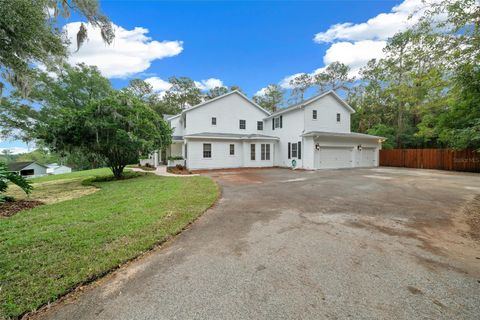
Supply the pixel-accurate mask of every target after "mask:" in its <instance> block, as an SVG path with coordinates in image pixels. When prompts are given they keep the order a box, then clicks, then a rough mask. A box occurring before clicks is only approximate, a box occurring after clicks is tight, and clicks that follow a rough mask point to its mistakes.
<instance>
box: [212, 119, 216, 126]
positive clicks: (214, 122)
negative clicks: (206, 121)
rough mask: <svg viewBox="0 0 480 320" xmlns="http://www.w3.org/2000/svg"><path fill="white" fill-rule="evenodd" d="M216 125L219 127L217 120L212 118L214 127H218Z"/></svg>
mask: <svg viewBox="0 0 480 320" xmlns="http://www.w3.org/2000/svg"><path fill="white" fill-rule="evenodd" d="M216 125H217V118H215V117H212V126H216Z"/></svg>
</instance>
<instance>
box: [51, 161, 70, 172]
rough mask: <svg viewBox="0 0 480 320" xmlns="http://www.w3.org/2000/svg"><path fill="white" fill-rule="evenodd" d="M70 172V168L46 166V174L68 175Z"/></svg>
mask: <svg viewBox="0 0 480 320" xmlns="http://www.w3.org/2000/svg"><path fill="white" fill-rule="evenodd" d="M70 172H72V168H70V167H67V166H64V165H62V164H57V163H50V164H47V174H62V173H70Z"/></svg>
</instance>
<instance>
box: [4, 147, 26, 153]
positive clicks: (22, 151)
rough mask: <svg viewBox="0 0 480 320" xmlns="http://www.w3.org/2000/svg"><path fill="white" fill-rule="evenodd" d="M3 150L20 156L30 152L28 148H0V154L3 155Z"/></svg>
mask: <svg viewBox="0 0 480 320" xmlns="http://www.w3.org/2000/svg"><path fill="white" fill-rule="evenodd" d="M3 150H8V151H9V152H10V154H21V153H28V152H30V151H29V150H28V148H24V147H12V148H0V154H3Z"/></svg>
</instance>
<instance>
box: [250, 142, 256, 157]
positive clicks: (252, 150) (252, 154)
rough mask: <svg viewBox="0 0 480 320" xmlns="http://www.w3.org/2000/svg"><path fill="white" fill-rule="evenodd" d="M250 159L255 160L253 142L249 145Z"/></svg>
mask: <svg viewBox="0 0 480 320" xmlns="http://www.w3.org/2000/svg"><path fill="white" fill-rule="evenodd" d="M250 160H252V161H255V144H254V143H252V144H251V145H250Z"/></svg>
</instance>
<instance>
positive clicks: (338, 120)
mask: <svg viewBox="0 0 480 320" xmlns="http://www.w3.org/2000/svg"><path fill="white" fill-rule="evenodd" d="M337 122H340V113H337Z"/></svg>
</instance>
